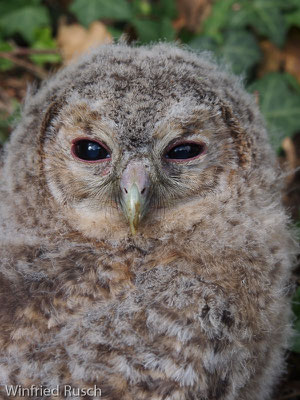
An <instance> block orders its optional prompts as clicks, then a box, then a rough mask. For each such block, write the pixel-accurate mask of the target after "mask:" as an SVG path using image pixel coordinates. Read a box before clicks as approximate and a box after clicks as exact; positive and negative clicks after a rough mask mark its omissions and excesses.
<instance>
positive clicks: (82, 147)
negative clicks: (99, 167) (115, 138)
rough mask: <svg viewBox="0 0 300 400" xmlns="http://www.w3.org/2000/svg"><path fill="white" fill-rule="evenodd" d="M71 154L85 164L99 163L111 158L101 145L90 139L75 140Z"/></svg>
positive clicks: (105, 148) (106, 149)
mask: <svg viewBox="0 0 300 400" xmlns="http://www.w3.org/2000/svg"><path fill="white" fill-rule="evenodd" d="M71 152H72V154H73V156H74V157H75V158H78V159H79V160H82V161H86V162H99V161H104V160H107V159H109V158H110V157H111V155H110V152H109V150H108V148H107V147H106V146H105V145H104V144H103V143H101V142H97V141H95V140H90V139H75V140H74V141H73V145H72V148H71Z"/></svg>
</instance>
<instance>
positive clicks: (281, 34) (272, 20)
mask: <svg viewBox="0 0 300 400" xmlns="http://www.w3.org/2000/svg"><path fill="white" fill-rule="evenodd" d="M285 9H286V4H285V3H283V2H282V0H251V1H250V0H240V1H239V2H236V1H234V0H217V1H216V2H215V4H214V6H213V9H212V13H211V15H210V17H209V18H207V20H206V21H205V22H204V31H203V33H204V34H205V35H208V36H211V37H212V38H214V39H215V40H216V41H217V42H218V43H222V40H223V37H222V31H223V30H224V29H226V28H227V29H228V27H230V28H231V29H242V28H246V27H251V28H252V29H253V30H255V31H256V32H257V33H258V34H260V35H262V36H265V37H267V38H269V39H270V40H271V41H272V42H274V43H275V44H276V45H278V46H282V45H283V44H284V40H285V36H286V32H287V29H288V25H287V23H286V20H285V17H284V14H283V12H284V10H285Z"/></svg>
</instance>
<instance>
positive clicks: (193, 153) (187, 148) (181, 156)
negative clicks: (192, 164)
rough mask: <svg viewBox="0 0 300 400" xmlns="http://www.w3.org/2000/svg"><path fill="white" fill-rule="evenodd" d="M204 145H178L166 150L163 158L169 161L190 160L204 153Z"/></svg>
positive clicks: (189, 143)
mask: <svg viewBox="0 0 300 400" xmlns="http://www.w3.org/2000/svg"><path fill="white" fill-rule="evenodd" d="M204 150H205V145H204V144H200V143H193V142H186V143H180V144H177V145H175V146H174V147H171V148H170V149H168V151H167V152H166V154H165V158H167V159H169V160H175V161H176V160H190V159H193V158H196V157H198V156H200V155H201V154H203V153H204Z"/></svg>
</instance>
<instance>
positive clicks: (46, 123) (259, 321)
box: [0, 43, 296, 400]
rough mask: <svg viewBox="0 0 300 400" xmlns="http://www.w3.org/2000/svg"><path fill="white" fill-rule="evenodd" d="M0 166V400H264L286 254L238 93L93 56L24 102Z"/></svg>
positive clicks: (202, 70) (209, 65) (269, 160)
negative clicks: (87, 399) (25, 399)
mask: <svg viewBox="0 0 300 400" xmlns="http://www.w3.org/2000/svg"><path fill="white" fill-rule="evenodd" d="M2 158H3V167H2V169H1V175H0V177H1V181H0V204H1V205H0V215H1V236H0V238H1V244H0V246H1V250H0V254H1V258H0V260H1V261H0V262H1V269H0V272H1V275H0V276H1V278H0V292H1V311H0V320H1V325H0V326H1V332H0V343H1V346H0V348H1V358H0V382H1V392H2V395H1V396H2V397H1V399H9V398H11V397H12V396H13V397H14V398H20V399H21V398H24V396H25V397H26V396H27V397H28V398H30V397H31V398H38V399H46V398H51V399H63V398H66V397H67V398H71V399H81V398H82V399H85V398H90V399H101V400H102V399H103V400H104V399H107V400H237V399H238V400H264V399H269V398H270V397H271V396H272V392H273V388H274V386H275V385H276V384H277V383H278V381H279V378H280V376H281V374H282V372H283V370H284V356H285V350H286V348H287V345H288V341H289V338H290V331H291V329H290V319H291V318H290V307H289V293H290V271H291V267H292V265H293V262H294V258H295V253H296V248H295V244H294V242H295V241H294V239H293V235H292V234H291V229H290V228H289V218H288V216H287V214H286V212H285V211H284V209H283V206H282V204H281V190H282V181H283V179H282V173H281V172H280V171H279V168H278V166H277V162H276V157H275V155H274V153H273V151H272V149H271V147H270V145H269V143H268V138H267V133H266V129H265V125H264V122H263V119H262V117H261V115H260V113H259V110H258V107H257V105H256V104H255V100H254V98H253V97H252V96H251V95H249V94H247V93H246V92H245V90H244V89H243V87H242V83H241V80H240V79H238V78H235V77H233V76H231V75H230V73H229V72H227V70H226V68H224V67H222V66H218V65H217V64H215V63H214V61H213V60H211V59H210V56H209V55H208V54H206V53H203V54H195V53H193V52H191V51H190V50H188V49H183V48H180V46H178V45H173V44H166V43H160V44H155V45H151V46H145V47H135V46H129V45H126V44H122V43H119V44H114V45H104V46H101V47H99V48H97V49H95V50H93V51H92V52H90V53H89V54H87V55H85V56H84V57H83V58H82V59H80V60H79V61H77V62H76V63H73V64H71V65H69V66H68V67H66V68H65V69H63V70H61V71H59V72H58V73H57V74H56V75H54V76H52V77H51V78H50V79H49V80H47V81H46V82H45V83H43V84H42V85H41V87H40V88H39V89H38V90H37V89H36V88H31V90H30V91H29V93H28V95H27V98H26V100H25V104H24V107H23V115H22V119H21V122H20V123H19V125H18V126H17V128H16V129H15V130H14V132H13V133H12V135H11V138H10V141H9V143H7V145H6V147H5V149H4V153H3V156H2Z"/></svg>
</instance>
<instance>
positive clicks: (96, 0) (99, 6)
mask: <svg viewBox="0 0 300 400" xmlns="http://www.w3.org/2000/svg"><path fill="white" fill-rule="evenodd" d="M70 10H71V11H72V12H73V13H74V14H75V15H76V17H77V19H78V21H79V22H80V23H81V24H82V25H84V26H86V27H87V26H88V25H89V24H90V23H91V22H93V21H95V20H97V19H103V18H109V19H113V20H119V21H128V20H130V19H131V18H132V9H131V6H130V3H129V2H128V1H127V0H74V2H73V3H72V4H71V7H70Z"/></svg>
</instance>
